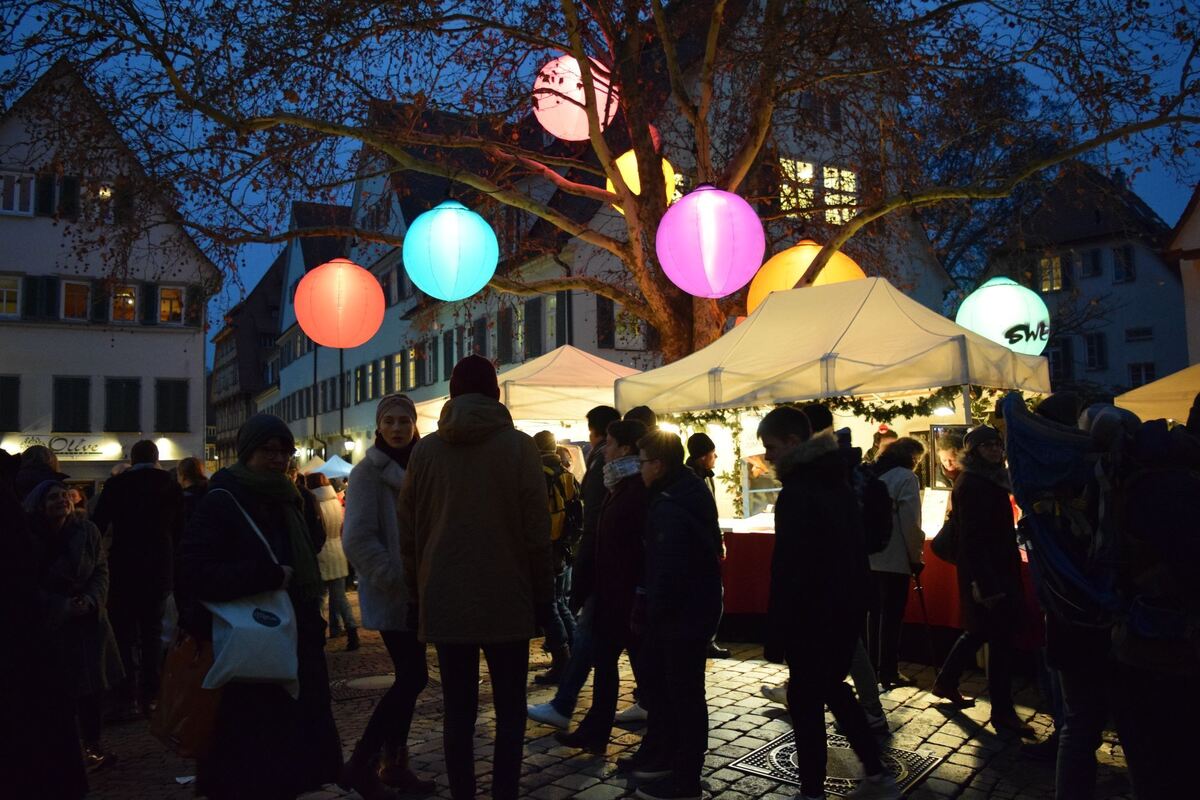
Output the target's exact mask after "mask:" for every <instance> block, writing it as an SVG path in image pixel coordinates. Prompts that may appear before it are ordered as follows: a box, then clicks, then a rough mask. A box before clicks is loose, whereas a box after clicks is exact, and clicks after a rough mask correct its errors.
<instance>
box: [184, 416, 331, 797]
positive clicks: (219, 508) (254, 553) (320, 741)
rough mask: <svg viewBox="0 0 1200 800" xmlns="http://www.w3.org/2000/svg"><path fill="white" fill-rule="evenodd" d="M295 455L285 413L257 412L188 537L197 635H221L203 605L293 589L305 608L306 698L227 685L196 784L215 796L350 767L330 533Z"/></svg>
mask: <svg viewBox="0 0 1200 800" xmlns="http://www.w3.org/2000/svg"><path fill="white" fill-rule="evenodd" d="M294 452H295V441H294V440H293V438H292V434H291V431H290V430H288V427H287V424H286V423H284V421H283V420H281V419H279V418H278V417H274V416H271V415H270V414H256V415H255V416H253V417H251V418H250V419H248V420H247V421H246V422H245V424H243V425H242V427H241V429H240V430H239V431H238V437H237V455H238V460H237V463H236V464H234V465H233V466H231V467H227V468H226V469H223V470H221V471H220V472H218V473H216V474H215V475H213V477H212V480H211V481H209V491H208V493H207V494H206V495H205V496H204V499H203V500H201V501H200V505H199V507H198V508H197V509H196V513H195V514H194V515H193V516H192V518H191V519H190V520H189V521H188V525H187V528H186V529H185V530H184V534H183V539H182V541H181V542H180V552H179V565H178V569H179V572H178V580H177V581H176V599H177V601H178V602H179V608H180V625H181V626H182V627H183V628H184V629H186V630H187V631H188V632H189V633H191V634H192V635H193V636H195V637H196V638H197V639H201V640H206V639H210V638H211V637H212V615H211V614H210V613H209V611H208V610H207V609H206V608H205V607H204V606H203V605H202V603H203V602H221V601H228V600H234V599H237V598H240V597H246V596H249V595H254V594H258V593H260V592H266V591H271V590H275V589H286V590H287V592H288V596H289V597H290V598H291V601H292V606H293V608H294V609H295V615H296V632H297V647H296V655H297V660H298V664H299V670H298V678H299V684H300V691H299V697H298V698H296V699H293V697H292V696H291V695H290V694H289V693H288V691H287V689H286V688H285V687H284V686H283V685H281V684H266V683H242V682H238V681H233V682H230V683H228V684H226V685H225V687H224V688H223V689H222V694H221V703H220V707H219V709H218V711H217V721H216V730H215V732H214V735H213V745H212V749H211V751H210V752H209V754H208V755H207V756H206V757H205V758H203V759H200V760H199V761H198V762H197V765H196V779H197V781H196V782H197V787H196V788H197V790H198V791H199V793H201V794H204V795H207V796H208V797H210V798H213V800H223V799H224V798H246V800H250V798H271V799H273V800H283V799H284V798H294V797H296V796H297V795H299V794H301V793H303V792H307V791H310V790H314V789H318V788H320V787H321V786H322V785H324V784H327V783H332V782H333V781H335V780H337V778H338V775H339V772H340V770H341V762H342V752H341V742H340V741H339V740H338V734H337V728H336V727H335V725H334V722H333V712H332V711H331V709H330V695H329V673H328V671H327V669H326V666H325V623H324V620H322V619H321V614H320V596H321V572H320V568H319V567H318V566H317V553H318V552H319V551H320V549H321V546H322V545H323V544H324V531H323V530H322V528H321V524H320V522H319V520H317V519H315V518H314V517H313V516H312V515H311V514H306V513H305V505H304V503H303V501H302V500H301V497H300V492H299V490H298V489H297V487H296V484H295V483H294V482H293V481H291V480H290V479H289V478H288V477H287V474H286V470H287V466H288V460H289V459H290V458H291V457H292V454H293V453H294ZM243 512H244V513H243ZM246 515H249V517H250V519H252V520H253V521H254V525H255V526H257V527H258V529H259V530H260V531H261V532H262V535H263V537H264V538H265V539H266V540H267V543H268V544H269V545H270V548H271V552H272V553H274V555H275V558H277V559H278V562H279V563H276V562H275V561H274V560H273V559H272V558H271V554H270V553H268V552H267V548H265V547H263V543H262V542H261V541H260V540H259V537H258V536H257V535H256V534H255V532H254V529H253V527H252V526H251V524H250V522H249V521H248V520H247V519H246Z"/></svg>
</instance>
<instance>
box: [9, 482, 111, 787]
mask: <svg viewBox="0 0 1200 800" xmlns="http://www.w3.org/2000/svg"><path fill="white" fill-rule="evenodd" d="M69 491H70V490H69V489H68V488H67V485H66V484H65V483H62V482H61V481H43V482H42V483H39V484H38V485H37V486H36V487H34V489H33V490H32V491H30V493H29V494H28V495H27V496H26V497H25V511H26V512H27V513H28V514H29V524H30V528H31V529H32V532H33V535H34V537H35V538H36V539H37V541H38V543H39V545H40V583H41V587H40V588H41V594H42V605H43V607H44V608H45V609H46V624H47V626H48V627H49V628H50V631H51V634H50V643H51V646H52V647H54V648H55V651H56V652H55V653H54V655H53V657H52V660H56V661H59V662H61V663H63V664H65V665H66V667H67V670H68V675H67V676H66V677H67V685H66V691H67V692H69V693H71V695H72V696H73V697H74V698H75V709H76V716H77V718H78V720H79V732H80V735H81V736H82V738H83V758H84V764H85V765H86V766H87V768H88V769H89V770H95V769H99V768H100V767H103V766H105V765H107V764H110V763H112V762H114V761H115V760H116V757H115V756H113V755H112V754H111V753H106V752H104V751H103V750H102V749H101V747H100V726H101V707H102V703H103V699H104V692H105V691H107V690H108V689H109V688H111V687H113V686H116V685H117V684H118V683H120V681H121V679H122V678H123V677H124V676H125V672H124V670H123V669H122V668H121V657H120V656H119V655H118V654H117V640H116V639H115V638H114V637H113V631H112V625H110V624H109V622H108V612H107V610H106V609H105V603H106V601H107V599H108V561H107V559H106V557H105V554H104V548H103V547H102V546H101V543H100V531H99V529H97V528H96V526H95V525H94V524H92V523H91V522H89V521H88V520H86V519H81V518H80V517H79V516H78V515H77V514H75V511H74V507H73V506H72V505H71V500H70V495H69Z"/></svg>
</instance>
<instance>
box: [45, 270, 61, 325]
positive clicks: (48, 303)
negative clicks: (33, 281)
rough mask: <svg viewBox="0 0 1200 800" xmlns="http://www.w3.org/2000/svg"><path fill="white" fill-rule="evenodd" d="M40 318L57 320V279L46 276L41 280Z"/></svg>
mask: <svg viewBox="0 0 1200 800" xmlns="http://www.w3.org/2000/svg"><path fill="white" fill-rule="evenodd" d="M42 316H43V317H46V318H47V319H58V317H59V314H58V278H56V277H55V276H53V275H47V276H45V277H43V278H42Z"/></svg>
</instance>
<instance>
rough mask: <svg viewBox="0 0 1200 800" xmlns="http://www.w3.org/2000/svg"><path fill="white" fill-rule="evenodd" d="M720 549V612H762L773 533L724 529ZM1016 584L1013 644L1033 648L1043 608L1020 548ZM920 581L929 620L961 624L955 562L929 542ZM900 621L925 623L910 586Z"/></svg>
mask: <svg viewBox="0 0 1200 800" xmlns="http://www.w3.org/2000/svg"><path fill="white" fill-rule="evenodd" d="M725 549H726V556H725V561H724V562H722V564H721V573H722V578H723V580H724V583H725V613H726V614H765V613H767V601H768V599H769V595H770V590H771V555H772V553H774V552H775V534H773V533H758V532H756V533H735V532H732V531H730V532H726V534H725ZM1021 582H1022V584H1023V586H1024V589H1025V607H1026V613H1025V615H1024V619H1023V620H1022V624H1021V628H1020V630H1019V631H1018V634H1017V644H1018V646H1019V647H1021V648H1022V649H1026V650H1032V649H1034V648H1036V647H1038V646H1040V645H1041V644H1042V643H1043V642H1044V640H1045V633H1044V626H1043V623H1042V612H1041V610H1040V609H1039V607H1038V605H1037V601H1036V599H1035V597H1034V593H1033V581H1032V579H1031V578H1030V575H1029V563H1028V559H1027V556H1026V554H1025V551H1024V550H1022V551H1021ZM921 584H922V585H923V586H924V589H925V607H926V608H927V609H928V611H929V624H930V625H939V626H942V627H946V628H961V627H962V613H961V611H960V610H959V606H958V579H957V573H956V572H955V568H954V565H952V564H947V563H946V562H945V561H942V560H941V559H940V558H938V557H937V556H935V555H933V552H932V551H931V550H930V549H929V541H928V540H926V542H925V571H924V572H922V573H921ZM904 621H905V622H908V623H913V624H922V623H924V622H925V618H924V614H923V612H922V607H921V599H920V597H918V596H917V593H916V590H915V588H912V587H910V589H909V598H908V606H907V607H906V609H905V614H904Z"/></svg>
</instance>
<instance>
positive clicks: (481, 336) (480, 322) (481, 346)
mask: <svg viewBox="0 0 1200 800" xmlns="http://www.w3.org/2000/svg"><path fill="white" fill-rule="evenodd" d="M473 328H474V330H473V331H472V333H471V339H472V342H471V346H472V348H473V350H474V352H475V353H477V354H479V355H481V356H483V357H484V358H487V357H488V328H487V317H480V318H479V319H477V320H475V324H474V326H473Z"/></svg>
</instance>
